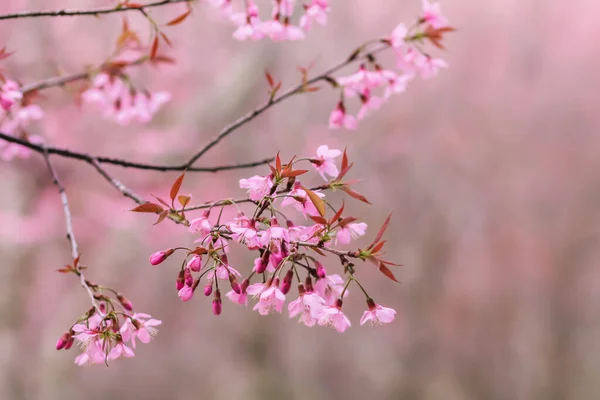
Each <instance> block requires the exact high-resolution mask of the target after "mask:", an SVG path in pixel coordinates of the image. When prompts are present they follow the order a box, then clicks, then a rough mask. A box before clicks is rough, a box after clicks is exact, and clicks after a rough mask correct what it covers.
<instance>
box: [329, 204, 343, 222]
mask: <svg viewBox="0 0 600 400" xmlns="http://www.w3.org/2000/svg"><path fill="white" fill-rule="evenodd" d="M343 212H344V203H342V206H341V207H340V209H339V210H338V211H337V212H336V213H335V215H334V216H333V217H332V218H331V220H330V221H329V224H330V225H332V224H333V223H334V222H335V221H337V220H338V218H340V217H341V216H342V213H343Z"/></svg>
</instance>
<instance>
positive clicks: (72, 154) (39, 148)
mask: <svg viewBox="0 0 600 400" xmlns="http://www.w3.org/2000/svg"><path fill="white" fill-rule="evenodd" d="M0 139H2V140H5V141H7V142H11V143H17V144H20V145H22V146H25V147H27V148H29V149H31V150H33V151H36V152H38V153H44V152H47V153H48V154H56V155H59V156H62V157H66V158H73V159H76V160H82V161H86V162H88V163H90V164H92V163H93V161H94V160H95V161H96V162H97V163H100V164H112V165H117V166H119V167H124V168H135V169H143V170H150V171H161V172H167V171H185V170H187V171H189V172H213V173H215V172H219V171H227V170H232V169H244V168H253V167H257V166H260V165H265V164H268V163H270V162H271V161H273V157H271V158H266V159H264V160H259V161H253V162H249V163H242V164H232V165H221V166H216V167H192V168H188V167H187V164H184V165H152V164H143V163H136V162H131V161H127V160H120V159H116V158H110V157H100V156H92V155H90V154H87V153H79V152H76V151H72V150H68V149H63V148H59V147H52V146H43V145H39V144H35V143H31V142H28V141H27V140H25V139H21V138H18V137H15V136H11V135H8V134H6V133H2V132H0Z"/></svg>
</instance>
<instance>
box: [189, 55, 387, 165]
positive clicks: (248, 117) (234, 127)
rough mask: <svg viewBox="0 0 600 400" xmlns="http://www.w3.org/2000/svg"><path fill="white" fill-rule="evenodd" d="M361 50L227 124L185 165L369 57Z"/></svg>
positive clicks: (190, 163) (191, 163)
mask: <svg viewBox="0 0 600 400" xmlns="http://www.w3.org/2000/svg"><path fill="white" fill-rule="evenodd" d="M388 48H389V46H385V45H383V46H379V47H377V48H375V49H373V50H371V51H369V52H368V54H376V53H379V52H381V51H383V50H385V49H388ZM361 51H364V49H362V48H359V49H358V50H357V51H355V52H354V53H353V54H352V55H351V56H350V57H348V58H347V59H346V60H344V61H342V62H340V63H338V64H336V65H334V66H333V67H331V68H329V69H328V70H326V71H325V72H323V73H321V74H320V75H318V76H315V77H313V78H311V79H308V80H306V81H304V82H302V83H301V84H299V85H297V86H296V87H293V88H291V89H289V90H288V91H287V92H285V93H283V94H281V95H279V96H277V97H273V98H270V99H269V100H268V101H267V102H266V103H265V104H263V105H262V106H260V107H259V108H257V109H255V110H254V111H252V112H250V113H248V114H246V115H244V116H243V117H241V118H239V119H238V120H236V121H234V122H232V123H231V124H229V125H227V126H226V127H225V128H223V129H222V130H221V132H219V134H218V135H217V136H215V137H214V138H213V139H212V140H211V141H210V142H209V143H208V144H207V145H206V146H204V147H203V148H202V149H201V150H200V151H198V152H197V153H196V154H194V155H193V156H192V158H190V160H189V161H188V162H187V163H186V164H185V165H186V166H187V167H188V168H189V167H191V166H192V165H193V164H194V163H195V162H196V161H197V160H198V159H199V158H200V157H202V156H203V155H204V154H205V153H206V152H208V151H209V150H210V149H211V148H213V147H214V146H215V145H217V144H218V143H219V142H220V141H221V140H223V139H224V138H226V137H227V136H229V135H230V134H231V133H233V132H234V131H235V130H237V129H238V128H240V127H242V126H243V125H245V124H247V123H248V122H250V121H252V120H253V119H254V118H256V117H258V116H259V115H261V114H262V113H264V112H265V111H267V110H268V109H269V108H271V107H272V106H274V105H276V104H278V103H280V102H282V101H283V100H285V99H287V98H289V97H291V96H293V95H295V94H298V93H303V92H305V91H306V89H307V88H308V87H309V86H310V85H313V84H315V83H317V82H320V81H324V80H329V79H331V77H330V76H329V75H330V74H332V73H334V72H337V71H339V70H340V69H342V68H344V67H346V66H348V65H350V64H352V63H353V62H355V61H358V60H362V59H365V58H367V57H368V55H363V56H361V57H358V54H360V52H361Z"/></svg>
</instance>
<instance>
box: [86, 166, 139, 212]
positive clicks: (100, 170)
mask: <svg viewBox="0 0 600 400" xmlns="http://www.w3.org/2000/svg"><path fill="white" fill-rule="evenodd" d="M90 164H92V166H93V167H94V168H96V171H98V173H99V174H100V175H102V177H103V178H104V179H106V180H107V181H108V182H109V183H110V184H111V185H113V186H114V187H115V189H117V190H118V191H119V192H121V193H122V194H123V196H125V197H129V198H130V199H131V200H133V201H135V202H136V203H137V204H143V203H145V201H144V200H143V199H142V198H141V197H140V196H138V195H137V194H135V193H134V192H132V191H131V190H130V189H128V188H127V186H125V185H123V184H122V183H121V182H119V181H118V180H117V179H115V178H113V177H112V176H110V175H109V173H108V172H106V170H105V169H104V168H102V166H101V165H100V163H98V161H97V160H96V159H92V161H90Z"/></svg>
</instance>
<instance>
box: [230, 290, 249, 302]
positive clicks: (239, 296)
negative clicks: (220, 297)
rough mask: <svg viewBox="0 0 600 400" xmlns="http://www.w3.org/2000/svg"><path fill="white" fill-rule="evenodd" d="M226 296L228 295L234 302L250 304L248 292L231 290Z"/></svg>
mask: <svg viewBox="0 0 600 400" xmlns="http://www.w3.org/2000/svg"><path fill="white" fill-rule="evenodd" d="M225 296H227V298H228V299H229V300H231V301H233V302H234V303H237V304H242V305H245V306H247V305H248V294H247V293H246V292H241V293H236V292H235V291H233V290H230V291H229V292H227V293H226V294H225Z"/></svg>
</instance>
